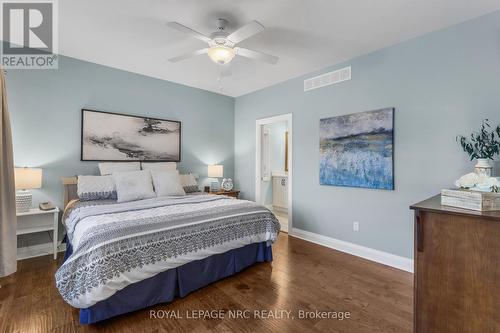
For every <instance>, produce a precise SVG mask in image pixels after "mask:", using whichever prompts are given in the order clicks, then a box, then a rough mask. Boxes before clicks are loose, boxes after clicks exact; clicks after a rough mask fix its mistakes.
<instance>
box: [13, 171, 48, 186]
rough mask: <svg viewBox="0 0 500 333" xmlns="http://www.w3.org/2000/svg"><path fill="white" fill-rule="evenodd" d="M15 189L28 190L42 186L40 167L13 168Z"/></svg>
mask: <svg viewBox="0 0 500 333" xmlns="http://www.w3.org/2000/svg"><path fill="white" fill-rule="evenodd" d="M14 176H15V183H16V190H30V189H33V188H41V187H42V169H37V168H15V169H14Z"/></svg>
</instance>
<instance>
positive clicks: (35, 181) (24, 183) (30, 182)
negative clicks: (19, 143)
mask: <svg viewBox="0 0 500 333" xmlns="http://www.w3.org/2000/svg"><path fill="white" fill-rule="evenodd" d="M14 176H15V183H16V210H17V211H18V212H27V211H29V210H30V208H31V204H32V201H33V195H32V193H31V191H30V190H31V189H34V188H41V187H42V169H36V168H15V169H14Z"/></svg>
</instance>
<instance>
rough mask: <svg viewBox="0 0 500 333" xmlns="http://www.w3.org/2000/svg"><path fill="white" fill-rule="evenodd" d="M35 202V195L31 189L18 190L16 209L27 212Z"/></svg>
mask: <svg viewBox="0 0 500 333" xmlns="http://www.w3.org/2000/svg"><path fill="white" fill-rule="evenodd" d="M32 203H33V195H32V193H31V191H28V190H22V191H17V192H16V211H17V212H19V213H22V212H27V211H29V210H30V208H31V204H32Z"/></svg>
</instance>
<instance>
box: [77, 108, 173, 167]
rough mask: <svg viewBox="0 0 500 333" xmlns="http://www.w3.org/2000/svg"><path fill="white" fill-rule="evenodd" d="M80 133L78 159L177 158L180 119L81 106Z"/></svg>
mask: <svg viewBox="0 0 500 333" xmlns="http://www.w3.org/2000/svg"><path fill="white" fill-rule="evenodd" d="M81 134H82V135H81V160H82V161H169V162H179V161H180V156H181V122H180V121H174V120H166V119H157V118H149V117H139V116H130V115H125V114H120V113H111V112H102V111H94V110H86V109H82V133H81Z"/></svg>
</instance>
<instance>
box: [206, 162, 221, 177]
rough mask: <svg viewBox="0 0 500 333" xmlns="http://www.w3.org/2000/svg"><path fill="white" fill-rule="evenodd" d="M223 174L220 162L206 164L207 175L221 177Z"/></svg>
mask: <svg viewBox="0 0 500 333" xmlns="http://www.w3.org/2000/svg"><path fill="white" fill-rule="evenodd" d="M223 174H224V167H223V166H222V165H221V164H216V165H209V166H208V177H210V178H222V177H223Z"/></svg>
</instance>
